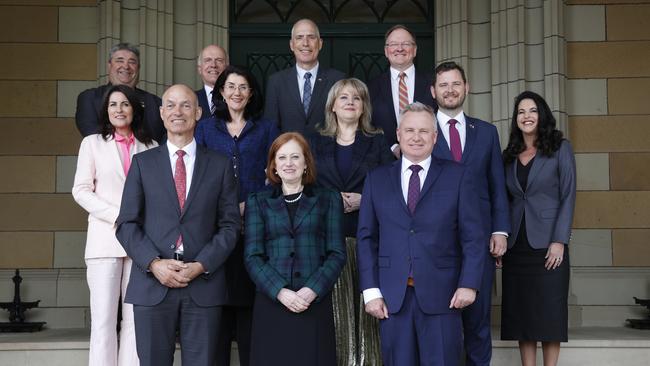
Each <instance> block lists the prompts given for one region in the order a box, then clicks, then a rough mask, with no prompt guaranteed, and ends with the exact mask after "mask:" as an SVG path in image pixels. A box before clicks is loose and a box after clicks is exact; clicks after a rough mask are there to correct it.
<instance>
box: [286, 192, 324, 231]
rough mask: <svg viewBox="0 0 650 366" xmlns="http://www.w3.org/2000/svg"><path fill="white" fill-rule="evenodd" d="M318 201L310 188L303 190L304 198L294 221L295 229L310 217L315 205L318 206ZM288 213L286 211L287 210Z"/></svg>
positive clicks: (300, 202)
mask: <svg viewBox="0 0 650 366" xmlns="http://www.w3.org/2000/svg"><path fill="white" fill-rule="evenodd" d="M317 201H318V197H316V196H315V195H314V194H313V192H312V190H311V189H310V187H305V188H304V189H303V196H302V198H301V199H300V201H298V209H297V210H296V217H295V218H294V219H293V228H294V229H297V228H298V227H299V226H300V224H301V223H302V221H303V220H304V219H305V217H307V215H309V213H310V212H311V210H312V209H313V208H314V205H316V202H317ZM285 211H286V209H285Z"/></svg>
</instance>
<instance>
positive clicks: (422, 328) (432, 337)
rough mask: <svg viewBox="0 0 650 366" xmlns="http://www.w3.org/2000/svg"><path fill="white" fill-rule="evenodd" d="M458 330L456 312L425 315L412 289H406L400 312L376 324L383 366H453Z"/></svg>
mask: <svg viewBox="0 0 650 366" xmlns="http://www.w3.org/2000/svg"><path fill="white" fill-rule="evenodd" d="M416 286H417V284H416ZM450 300H451V299H450ZM389 310H390V309H389ZM461 330H462V320H461V315H460V312H453V313H449V314H437V315H429V314H425V313H423V312H422V310H420V306H419V305H418V301H417V298H416V297H415V289H414V288H413V287H407V288H406V294H405V296H404V303H403V304H402V308H401V309H400V310H399V311H398V312H397V313H394V314H390V315H389V318H388V319H384V320H381V321H380V323H379V335H380V337H381V353H382V359H383V361H384V366H404V365H410V366H456V365H458V364H459V363H460V351H461V344H462V334H461Z"/></svg>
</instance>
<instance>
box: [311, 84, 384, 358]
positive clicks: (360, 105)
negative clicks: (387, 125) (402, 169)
mask: <svg viewBox="0 0 650 366" xmlns="http://www.w3.org/2000/svg"><path fill="white" fill-rule="evenodd" d="M371 113H372V111H371V104H370V97H369V96H368V88H367V87H366V84H364V83H363V82H362V81H361V80H359V79H356V78H350V79H343V80H340V81H338V82H336V83H335V84H334V85H333V86H332V88H331V89H330V91H329V94H328V96H327V103H326V104H325V122H324V123H323V124H322V125H321V126H320V128H319V130H318V134H316V135H313V136H311V137H310V144H311V147H312V150H313V152H314V158H315V159H316V170H317V171H318V175H317V177H316V180H317V183H318V185H320V186H322V187H325V188H330V189H333V190H336V191H337V192H340V194H341V197H342V199H343V213H344V215H343V228H344V232H345V236H346V249H347V255H348V260H347V264H346V265H345V267H344V269H343V272H342V273H341V277H340V278H339V280H338V282H337V283H336V286H335V289H334V293H333V300H334V321H335V325H336V335H337V337H336V341H337V349H338V365H339V366H355V365H376V364H377V363H378V362H380V361H379V360H381V353H380V344H379V332H378V327H377V321H376V320H375V319H374V318H372V317H371V316H370V315H368V314H366V312H365V311H364V309H363V301H362V300H361V297H360V295H359V286H358V281H359V279H358V273H357V267H356V239H355V238H356V236H357V222H358V221H359V203H360V202H361V191H362V190H363V182H364V180H365V177H366V174H367V173H368V172H369V171H370V170H372V169H373V168H375V167H376V166H378V165H381V164H386V163H390V162H392V161H394V160H395V158H394V157H393V154H392V153H391V151H390V147H389V146H388V145H387V143H386V142H385V139H384V135H383V133H382V131H381V130H380V129H377V128H375V127H374V126H372V125H371V124H370V117H371Z"/></svg>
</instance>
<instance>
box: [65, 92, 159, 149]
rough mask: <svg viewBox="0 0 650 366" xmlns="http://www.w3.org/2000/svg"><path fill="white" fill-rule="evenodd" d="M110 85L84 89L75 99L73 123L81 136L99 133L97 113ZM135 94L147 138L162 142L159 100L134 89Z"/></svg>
mask: <svg viewBox="0 0 650 366" xmlns="http://www.w3.org/2000/svg"><path fill="white" fill-rule="evenodd" d="M110 86H111V84H106V85H102V86H100V87H97V88H92V89H86V90H84V91H82V92H81V93H80V94H79V96H78V97H77V113H76V114H75V123H76V124H77V129H79V132H80V133H81V136H83V137H86V136H88V135H92V134H95V133H100V126H99V112H100V109H101V108H102V102H103V101H104V94H106V91H107V90H108V88H109V87H110ZM135 92H136V94H137V95H138V97H139V98H140V100H141V101H142V103H144V120H145V124H146V125H147V129H148V132H149V136H151V138H153V139H154V140H156V141H157V142H158V143H159V144H162V142H164V136H165V133H166V131H165V125H164V124H163V121H162V119H160V105H161V104H162V102H161V100H160V98H158V97H157V96H155V95H153V94H151V93H148V92H146V91H144V90H142V89H138V88H135Z"/></svg>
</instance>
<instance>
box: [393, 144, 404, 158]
mask: <svg viewBox="0 0 650 366" xmlns="http://www.w3.org/2000/svg"><path fill="white" fill-rule="evenodd" d="M391 151H392V152H393V155H395V158H396V159H399V158H400V157H402V150H401V149H400V148H399V145H397V146H395V148H394V149H392V150H391Z"/></svg>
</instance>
